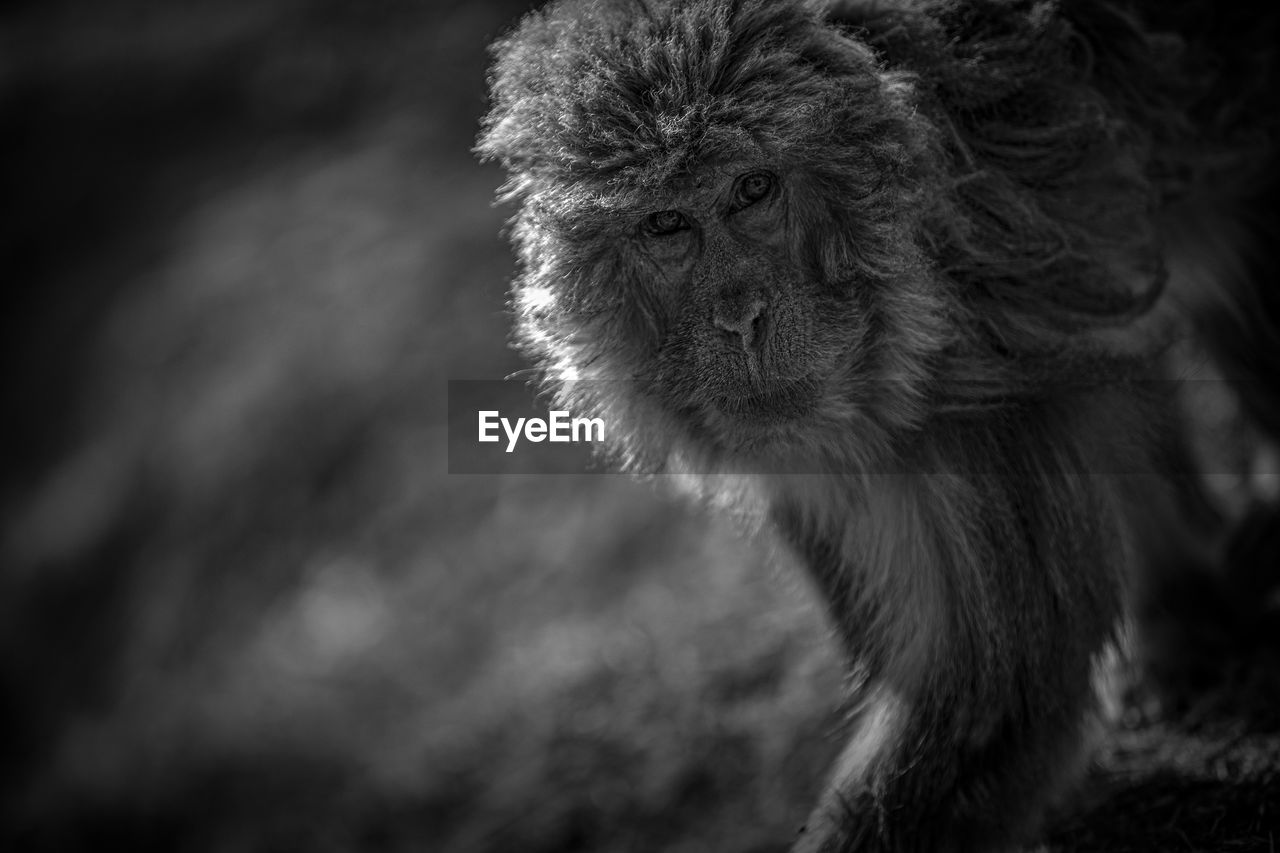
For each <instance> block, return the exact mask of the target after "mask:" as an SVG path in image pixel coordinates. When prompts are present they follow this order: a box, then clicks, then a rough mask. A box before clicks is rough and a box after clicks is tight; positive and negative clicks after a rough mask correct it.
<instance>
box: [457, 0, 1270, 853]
mask: <svg viewBox="0 0 1280 853" xmlns="http://www.w3.org/2000/svg"><path fill="white" fill-rule="evenodd" d="M1193 10H1194V7H1193V6H1190V5H1188V4H1187V3H1185V2H1183V3H1174V4H1157V3H1154V2H1153V3H1151V4H1149V8H1139V4H1136V3H1135V4H1126V3H1122V2H1110V1H1109V0H1061V2H1048V1H1047V0H1045V1H1043V2H1042V1H1041V0H1026V2H1015V1H1014V0H952V1H951V2H948V0H902V2H871V0H867V2H852V3H848V2H846V3H841V4H837V5H836V6H834V7H823V6H822V5H821V4H816V3H802V2H776V0H775V2H768V1H767V0H723V2H714V1H713V0H675V2H658V0H609V1H608V2H604V1H602V2H561V3H554V4H552V5H550V6H548V7H547V8H545V9H543V10H540V11H535V12H533V13H530V14H529V15H528V16H527V17H526V18H525V19H524V20H523V21H522V22H521V23H520V25H519V26H518V27H517V28H516V29H515V30H514V31H513V32H512V33H511V34H510V35H508V36H507V37H505V38H504V39H502V40H501V41H499V42H498V44H497V45H496V46H495V57H496V62H495V66H494V69H493V72H492V77H491V94H492V108H491V111H490V113H489V114H488V116H487V118H486V120H485V122H484V126H483V131H482V134H481V137H480V140H479V144H478V148H477V150H478V152H479V154H480V155H481V156H482V157H483V158H489V159H494V160H497V161H499V162H500V163H501V164H502V165H503V167H504V168H505V169H506V170H507V173H508V175H509V181H508V183H507V184H506V186H505V187H504V190H503V198H504V199H505V200H506V201H508V202H511V203H513V204H515V205H516V206H517V212H516V215H515V217H514V220H513V224H512V230H511V236H512V240H513V243H514V245H515V248H516V251H517V253H518V256H519V262H520V272H519V274H518V277H517V279H516V281H515V282H514V285H513V290H512V305H513V307H514V309H515V315H516V323H517V329H516V340H517V342H518V345H519V346H520V347H521V349H522V350H523V351H524V352H525V353H527V354H528V355H529V356H530V357H531V358H532V359H533V360H534V361H535V362H536V364H537V365H538V367H539V368H540V374H541V377H542V382H543V383H544V386H545V387H546V388H547V389H549V390H550V391H551V393H553V394H555V395H556V396H557V400H558V402H559V403H561V404H563V407H564V408H567V409H570V410H572V411H573V412H574V413H575V414H576V415H582V416H590V417H601V418H603V419H604V420H605V422H606V423H607V425H608V428H607V429H606V436H607V437H608V439H609V440H610V441H611V447H610V451H609V452H610V455H611V458H612V460H613V461H614V462H615V463H616V464H617V465H618V466H619V467H621V468H624V469H627V470H633V471H641V472H649V473H655V472H657V473H671V474H679V475H681V477H680V479H682V480H684V481H687V482H691V483H692V484H693V485H694V488H695V490H697V491H699V492H700V493H701V494H703V495H704V496H705V497H706V498H707V499H709V500H711V501H712V502H713V503H716V504H717V505H722V506H727V507H730V508H731V509H732V510H733V511H735V512H737V513H739V514H740V515H742V516H743V517H745V518H747V519H749V520H751V521H754V522H756V523H758V524H759V525H760V526H761V527H762V528H763V529H764V530H766V531H767V532H768V533H769V534H770V535H773V536H775V537H777V539H778V540H780V541H781V542H783V543H785V545H786V546H787V547H789V548H790V549H792V550H793V551H794V552H795V554H797V555H798V557H799V558H800V561H801V562H802V563H803V564H804V566H805V567H806V568H807V570H808V573H809V575H810V576H811V578H812V581H813V583H814V584H815V586H816V588H817V590H818V592H819V593H820V594H821V597H822V600H823V601H824V602H825V606H826V608H827V611H828V613H829V616H830V620H831V624H832V625H833V627H834V630H835V632H836V634H837V635H838V637H839V639H840V641H841V643H842V647H843V649H844V651H845V653H846V655H847V659H848V666H849V669H850V685H851V687H850V689H851V690H852V691H854V696H853V697H852V702H853V705H854V707H855V708H856V714H855V716H854V719H853V722H852V725H851V728H850V732H849V739H848V742H847V744H846V745H845V746H844V748H843V750H842V752H841V753H840V754H839V756H838V757H836V758H835V760H834V764H833V768H832V770H831V775H830V782H829V786H828V788H827V790H826V793H825V794H824V795H823V797H822V798H821V800H820V802H818V803H817V804H816V806H815V807H814V809H813V811H812V813H811V815H810V816H809V818H808V821H807V823H806V824H805V826H804V828H803V829H802V830H801V831H800V833H799V835H798V836H797V841H796V842H795V846H794V847H793V850H794V851H797V853H817V851H994V850H1011V849H1015V848H1017V847H1018V846H1019V845H1022V844H1026V843H1033V842H1034V840H1035V838H1036V834H1037V832H1038V831H1039V829H1040V826H1041V823H1042V820H1043V818H1044V815H1045V813H1046V810H1047V809H1049V808H1052V807H1053V806H1054V804H1055V803H1056V802H1057V801H1058V799H1059V798H1060V797H1061V796H1062V795H1063V794H1064V792H1067V791H1069V790H1070V787H1071V785H1072V783H1073V780H1074V779H1075V778H1076V777H1077V776H1078V775H1079V772H1080V771H1081V769H1082V768H1083V767H1084V766H1085V764H1086V760H1087V755H1088V748H1089V745H1090V743H1091V742H1092V741H1093V740H1094V739H1095V737H1094V736H1095V734H1096V733H1097V732H1098V731H1100V729H1101V728H1102V727H1103V726H1104V725H1105V722H1106V719H1105V718H1106V716H1107V713H1106V711H1107V706H1108V703H1107V702H1105V701H1104V697H1102V696H1101V694H1100V691H1099V686H1098V685H1099V681H1100V679H1099V673H1100V671H1102V670H1103V668H1104V667H1105V665H1106V663H1107V661H1108V660H1110V659H1112V658H1113V657H1114V656H1115V655H1116V654H1117V652H1118V651H1122V650H1123V646H1124V640H1125V637H1126V636H1127V633H1128V630H1129V628H1128V626H1129V625H1130V624H1131V621H1132V620H1131V618H1130V617H1131V614H1132V611H1133V602H1134V597H1135V595H1136V594H1137V590H1139V589H1140V588H1141V582H1140V581H1141V578H1142V577H1143V576H1144V573H1149V572H1150V571H1151V570H1152V569H1154V568H1158V567H1159V566H1160V565H1162V564H1163V563H1166V562H1168V561H1170V560H1181V561H1188V560H1192V561H1194V560H1199V559H1206V560H1207V559H1209V558H1210V557H1211V555H1212V554H1213V552H1214V547H1215V546H1214V543H1215V542H1220V541H1221V540H1222V537H1223V536H1224V535H1226V534H1225V533H1224V530H1225V529H1226V527H1227V526H1228V525H1229V524H1230V522H1231V519H1230V518H1229V513H1226V512H1224V511H1222V510H1221V508H1220V507H1218V506H1217V505H1215V503H1214V502H1213V500H1212V499H1211V495H1209V493H1208V491H1207V490H1206V489H1205V488H1204V487H1203V485H1202V483H1201V478H1200V477H1198V475H1197V471H1196V464H1195V463H1196V457H1195V455H1194V454H1193V453H1192V452H1191V451H1190V449H1189V448H1190V446H1191V444H1192V442H1191V441H1190V440H1189V438H1188V432H1189V431H1190V430H1192V429H1193V428H1194V423H1193V422H1194V418H1189V417H1188V415H1187V406H1186V402H1185V400H1184V399H1183V393H1182V384H1183V383H1180V382H1178V381H1177V380H1179V379H1180V378H1182V377H1183V376H1184V375H1185V373H1186V365H1187V364H1188V363H1191V362H1195V363H1201V362H1203V363H1210V364H1216V365H1218V368H1219V370H1220V372H1221V373H1222V375H1224V376H1227V377H1228V378H1230V379H1232V380H1233V381H1234V382H1235V383H1236V384H1235V385H1234V386H1233V387H1235V388H1237V389H1238V390H1239V391H1240V392H1241V393H1242V394H1244V395H1245V396H1246V397H1247V399H1246V400H1245V402H1244V404H1243V405H1242V408H1243V409H1244V410H1247V411H1252V412H1263V413H1268V412H1269V413H1274V412H1275V411H1276V397H1275V394H1276V392H1277V391H1280V387H1277V385H1276V384H1275V383H1274V382H1271V384H1268V381H1270V380H1274V379H1275V378H1276V376H1277V373H1280V371H1277V370H1276V363H1275V359H1274V353H1266V352H1263V351H1262V350H1263V349H1265V345H1266V342H1267V341H1276V340H1277V337H1276V335H1277V320H1278V319H1280V311H1277V309H1276V297H1275V295H1274V294H1271V293H1268V292H1267V291H1266V288H1267V287H1271V288H1274V287H1275V286H1276V285H1275V283H1273V282H1270V281H1265V280H1264V277H1263V276H1262V275H1261V273H1260V271H1259V267H1260V265H1261V264H1263V263H1266V262H1269V260H1273V257H1274V256H1272V258H1271V259H1268V258H1265V257H1263V253H1264V252H1265V251H1268V250H1269V251H1274V249H1275V246H1276V245H1277V243H1275V242H1274V238H1270V239H1272V240H1273V242H1272V243H1271V245H1270V247H1268V246H1267V245H1266V239H1268V238H1267V237H1266V235H1265V234H1264V233H1263V232H1264V231H1265V230H1266V228H1268V227H1270V224H1271V223H1270V221H1269V220H1266V219H1265V217H1260V216H1255V215H1254V213H1256V212H1257V210H1258V209H1260V207H1259V200H1260V199H1262V198H1263V197H1264V196H1265V195H1266V194H1267V193H1270V192H1271V188H1273V187H1274V172H1273V171H1272V169H1273V165H1272V161H1271V160H1270V159H1269V146H1270V137H1269V133H1270V132H1271V130H1272V129H1273V128H1274V127H1275V122H1274V117H1275V113H1276V110H1275V107H1274V105H1272V104H1271V100H1273V99H1274V92H1275V89H1272V88H1269V87H1270V86H1272V85H1274V82H1275V81H1274V72H1272V71H1271V63H1268V62H1266V61H1265V59H1266V56H1265V55H1264V51H1266V50H1269V47H1266V46H1265V45H1267V42H1266V41H1265V39H1264V35H1265V33H1266V32H1268V29H1267V28H1268V27H1271V28H1272V29H1271V30H1270V32H1274V28H1273V26H1272V22H1271V21H1270V19H1267V20H1264V19H1262V18H1256V19H1253V23H1251V24H1249V26H1248V29H1251V30H1252V33H1251V34H1250V33H1245V34H1242V35H1240V39H1239V42H1238V43H1236V44H1235V45H1234V49H1235V50H1236V51H1237V54H1236V58H1235V59H1233V60H1232V61H1231V62H1225V63H1224V62H1219V61H1217V56H1216V55H1215V53H1214V51H1215V50H1216V49H1217V48H1216V47H1215V43H1214V39H1215V38H1216V39H1217V40H1218V42H1219V43H1221V42H1223V41H1224V40H1228V38H1227V36H1223V35H1222V33H1221V32H1214V33H1208V34H1206V33H1204V32H1200V31H1198V29H1197V28H1196V27H1194V26H1183V23H1184V22H1186V21H1190V20H1192V11H1193ZM1271 17H1272V18H1274V17H1275V16H1274V15H1272V16H1271ZM1180 28H1181V30H1180ZM1199 29H1201V30H1203V29H1205V28H1199ZM1231 38H1234V36H1231ZM1228 43H1229V40H1228ZM1251 51H1252V52H1251ZM1251 58H1252V59H1251ZM1254 60H1256V61H1254ZM1250 62H1253V64H1250ZM1255 72H1256V73H1255ZM1267 74H1271V75H1272V76H1271V77H1270V78H1268V77H1267V76H1266V75H1267ZM1197 360H1199V361H1197ZM1268 371H1270V372H1268Z"/></svg>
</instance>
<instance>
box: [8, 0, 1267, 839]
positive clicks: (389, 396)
mask: <svg viewBox="0 0 1280 853" xmlns="http://www.w3.org/2000/svg"><path fill="white" fill-rule="evenodd" d="M528 5H529V4H528V3H524V2H507V0H492V2H460V0H452V2H449V1H448V0H446V2H432V3H428V2H425V0H417V2H411V0H378V2H359V0H183V2H180V3H174V2H164V0H110V2H101V0H96V2H95V0H40V2H36V1H35V0H31V2H19V3H10V4H6V6H5V9H4V11H3V12H0V163H2V164H3V165H2V166H0V222H3V228H2V229H0V277H2V278H3V288H2V289H0V292H2V298H3V300H4V310H3V311H2V312H0V322H2V323H3V335H2V336H0V346H3V348H4V356H5V374H4V380H3V401H4V403H3V418H2V419H0V430H3V447H4V456H3V469H2V470H3V484H2V489H3V491H2V493H0V494H2V497H0V500H2V501H3V503H2V504H0V509H2V512H3V516H2V519H0V520H2V527H0V559H2V560H3V564H2V566H0V703H2V704H0V720H2V725H0V820H2V824H0V847H3V849H5V850H49V851H54V850H96V849H100V848H102V847H103V846H105V845H106V844H108V843H125V844H128V845H129V846H130V848H131V849H135V850H165V851H170V850H191V851H206V850H207V851H241V850H243V851H277V850H279V851H290V850H314V851H328V850H335V851H340V850H361V851H363V850H379V851H381V850H387V851H399V850H415V851H422V850H427V851H450V852H451V853H452V851H457V852H458V853H463V851H467V853H471V852H472V851H475V853H480V851H512V850H519V851H526V853H527V852H528V851H575V850H583V851H586V850H599V851H651V850H671V851H686V850H687V851H701V850H712V851H721V850H723V851H751V850H760V851H763V850H781V849H784V848H785V846H786V843H787V841H788V840H789V839H790V838H791V837H792V835H793V833H794V831H795V829H796V828H797V827H798V826H799V825H800V823H801V822H802V821H803V819H804V816H805V814H806V811H807V809H808V807H809V805H810V803H811V802H812V801H813V799H814V798H815V796H816V793H817V791H818V789H819V787H820V784H821V781H822V778H823V775H824V774H825V772H826V767H827V763H828V761H829V760H830V757H831V756H832V755H833V754H834V751H835V750H836V749H837V747H838V732H839V727H840V711H839V707H838V703H839V696H840V687H841V675H840V669H839V661H838V658H837V655H836V652H835V648H834V646H833V644H832V643H831V642H830V640H829V638H828V635H827V631H826V628H825V626H824V624H823V621H822V616H821V612H820V609H819V608H818V607H817V605H816V603H815V601H814V599H813V598H812V596H811V593H810V591H809V590H808V588H807V587H806V586H805V585H804V583H803V580H802V578H801V576H800V574H799V573H798V572H788V571H787V569H788V566H787V565H786V563H787V560H786V558H785V556H781V555H779V556H778V557H777V558H776V559H774V558H772V557H771V556H770V555H768V554H766V553H764V550H763V549H762V548H761V547H760V546H759V545H752V544H751V543H746V542H743V541H742V540H741V539H740V537H739V536H738V534H737V533H736V532H735V531H734V530H732V529H731V528H730V527H729V526H728V525H727V524H726V523H724V522H722V521H720V520H717V519H715V518H712V517H709V516H707V515H706V514H703V513H700V512H698V511H696V510H694V509H691V508H690V507H687V506H681V505H677V504H676V503H674V502H673V501H671V500H669V499H667V498H665V497H663V496H662V495H660V494H658V493H657V491H656V490H655V489H653V488H650V487H648V486H646V485H644V484H638V483H634V482H631V481H629V480H627V479H625V478H621V477H617V476H612V475H601V474H597V475H581V476H569V475H545V474H543V475H533V474H525V475H520V474H508V475H485V476H481V475H471V476H467V475H459V474H449V473H448V470H447V459H446V453H445V429H446V411H445V408H446V406H445V403H446V381H447V380H449V379H495V378H500V377H502V376H505V375H508V374H510V373H512V372H514V371H516V370H519V369H520V368H521V367H523V366H524V365H522V363H521V362H520V361H519V360H518V359H517V358H516V357H515V356H514V355H513V354H511V353H510V352H509V351H508V349H507V347H506V334H507V326H508V320H509V318H508V316H507V314H506V309H505V290H506V286H507V282H508V280H509V279H510V276H511V275H512V272H513V264H512V259H511V255H510V252H509V250H508V248H507V246H506V244H505V242H504V240H503V239H502V236H501V233H500V232H501V230H502V227H503V222H504V219H505V217H506V216H507V215H508V213H509V211H505V210H502V209H499V208H495V207H494V206H493V205H492V201H491V200H492V198H493V192H494V189H495V188H496V187H497V186H498V184H499V183H500V182H501V176H500V175H499V173H498V170H497V169H496V168H495V167H492V166H482V165H480V164H478V163H476V162H475V160H474V158H473V157H472V155H471V154H470V147H471V145H472V144H473V141H474V138H475V135H476V132H477V129H478V120H479V117H480V116H481V115H482V113H483V112H484V110H485V84H484V78H485V66H486V61H487V58H486V52H485V46H486V45H487V44H488V43H489V42H490V41H491V40H492V39H493V38H494V37H496V36H497V35H499V34H501V33H502V32H503V31H504V30H505V29H506V28H508V27H509V26H510V25H511V24H512V23H513V22H514V21H515V20H516V19H517V17H518V16H519V15H520V14H521V13H522V12H524V11H525V10H526V9H527V7H528ZM1201 600H1202V601H1203V599H1201ZM1201 609H1202V610H1204V609H1206V608H1201ZM1223 614H1225V615H1223ZM1220 615H1223V619H1224V620H1225V621H1227V622H1231V623H1233V624H1235V625H1236V628H1233V629H1232V630H1233V632H1228V633H1227V634H1223V633H1222V632H1221V631H1217V629H1215V630H1214V631H1211V632H1208V633H1206V634H1205V636H1208V637H1210V638H1211V639H1209V640H1203V641H1202V642H1201V641H1197V642H1200V645H1201V646H1203V645H1205V643H1207V644H1208V645H1209V646H1210V647H1212V649H1213V651H1214V657H1213V658H1212V659H1213V660H1214V661H1215V663H1213V664H1212V665H1209V666H1208V667H1206V668H1205V669H1204V670H1203V671H1201V670H1197V671H1196V672H1197V674H1196V678H1197V679H1199V681H1198V682H1197V685H1198V687H1199V688H1201V692H1203V688H1204V687H1205V685H1206V684H1207V685H1209V686H1210V687H1211V690H1210V692H1211V694H1212V695H1213V696H1214V697H1216V698H1215V699H1214V700H1213V702H1212V703H1210V705H1205V704H1204V703H1203V702H1200V703H1198V704H1197V702H1195V701H1188V702H1185V703H1183V704H1182V705H1180V706H1178V708H1179V710H1178V713H1177V714H1172V713H1165V712H1164V711H1161V710H1160V709H1159V708H1157V707H1156V705H1155V704H1153V703H1152V702H1150V701H1148V702H1147V704H1146V705H1145V706H1142V707H1141V708H1139V709H1138V711H1137V712H1135V713H1134V714H1131V715H1130V716H1129V717H1127V718H1126V719H1127V721H1128V722H1127V724H1126V727H1125V728H1124V729H1123V730H1122V731H1121V733H1120V734H1119V735H1117V737H1116V738H1115V739H1114V742H1113V743H1111V744H1110V745H1109V746H1108V747H1107V749H1106V750H1105V751H1104V761H1103V765H1102V769H1101V770H1100V771H1099V775H1098V779H1099V784H1098V786H1097V791H1098V792H1099V793H1096V795H1095V796H1094V798H1093V800H1092V801H1090V802H1089V803H1088V804H1087V805H1086V807H1085V808H1084V810H1083V811H1082V812H1080V813H1079V814H1077V815H1076V816H1075V817H1073V818H1071V819H1069V820H1066V821H1064V822H1063V823H1062V824H1061V826H1060V828H1059V829H1058V830H1056V835H1055V844H1057V845H1058V846H1060V847H1061V848H1062V849H1076V847H1077V846H1079V845H1080V843H1082V841H1081V840H1082V839H1083V840H1087V841H1089V842H1090V844H1091V845H1092V846H1091V847H1090V849H1112V850H1130V849H1132V850H1141V849H1169V848H1168V847H1164V846H1162V845H1163V844H1164V842H1165V840H1168V841H1169V842H1170V844H1172V843H1173V842H1175V841H1179V840H1180V839H1181V838H1183V837H1187V835H1186V834H1187V833H1188V832H1190V833H1191V834H1192V837H1197V838H1200V837H1203V838H1214V839H1217V840H1218V841H1221V842H1223V843H1227V842H1230V843H1238V844H1239V845H1240V846H1238V847H1226V846H1218V847H1214V846H1213V845H1212V844H1209V845H1208V847H1207V848H1206V849H1266V847H1258V848H1254V847H1249V846H1248V844H1252V843H1259V844H1261V843H1263V842H1265V841H1266V840H1267V839H1271V838H1273V837H1274V838H1280V833H1276V834H1275V835H1274V836H1273V835H1272V828H1273V827H1274V826H1275V825H1276V818H1275V816H1274V815H1275V812H1276V811H1277V810H1280V806H1277V805H1276V803H1277V802H1280V796H1278V792H1280V781H1278V780H1277V776H1276V767H1277V765H1278V764H1280V760H1278V759H1280V741H1278V740H1277V738H1276V734H1275V733H1276V732H1277V731H1280V723H1277V721H1276V720H1275V719H1274V714H1273V713H1272V711H1273V710H1274V707H1276V706H1273V705H1270V704H1267V703H1258V704H1254V705H1250V706H1249V707H1250V708H1252V709H1255V710H1257V709H1261V710H1257V713H1252V712H1251V713H1250V714H1245V715H1241V714H1238V713H1234V712H1233V711H1232V710H1231V708H1230V707H1228V706H1230V701H1228V700H1227V699H1223V698H1222V697H1223V696H1225V695H1228V694H1226V693H1222V692H1218V693H1213V690H1214V689H1217V687H1219V686H1221V685H1222V684H1223V683H1225V682H1231V683H1232V684H1238V683H1241V682H1243V681H1248V682H1249V683H1250V684H1251V685H1253V686H1255V687H1256V686H1257V685H1258V684H1259V683H1260V682H1259V681H1258V679H1256V678H1255V677H1254V676H1253V675H1249V674H1247V673H1252V672H1255V671H1256V668H1254V669H1247V668H1243V667H1241V668H1230V667H1229V668H1224V667H1222V666H1220V665H1219V663H1218V662H1220V661H1221V660H1222V656H1221V655H1220V654H1219V653H1220V652H1224V650H1227V651H1230V653H1231V654H1232V655H1233V659H1243V658H1248V657H1249V655H1254V657H1256V654H1255V652H1254V650H1255V649H1256V648H1258V647H1259V645H1260V644H1259V642H1258V638H1259V637H1260V636H1263V634H1265V631H1266V630H1271V628H1270V627H1265V626H1264V627H1265V630H1264V628H1259V627H1258V626H1259V623H1258V622H1257V620H1253V621H1248V622H1247V624H1244V623H1240V622H1239V620H1238V619H1237V616H1238V613H1237V612H1236V611H1235V610H1232V609H1231V605H1230V603H1229V602H1228V603H1227V604H1224V605H1223V611H1222V614H1220ZM1242 632H1243V633H1242ZM1259 632H1262V633H1259ZM1266 636H1270V635H1269V634H1267V635H1266ZM1224 638H1225V639H1224ZM1215 644H1217V645H1215ZM1262 645H1263V646H1265V644H1262ZM1268 648H1269V647H1268ZM1263 654H1266V655H1274V653H1273V651H1271V650H1267V651H1265V652H1264V653H1263ZM1267 660H1268V661H1270V662H1271V663H1274V662H1275V657H1274V656H1273V657H1270V658H1267ZM1241 673H1245V674H1241ZM1265 689H1271V688H1270V687H1266V688H1265ZM1277 695H1280V694H1277ZM1159 707H1160V708H1164V707H1166V706H1165V705H1161V706H1159ZM1206 708H1209V709H1210V710H1209V711H1206V710H1205V709H1206ZM1224 709H1225V710H1224ZM1268 709H1271V710H1268ZM1235 710H1239V709H1238V708H1237V709H1235ZM1269 715H1270V716H1269ZM1242 720H1243V722H1242ZM1215 721H1221V722H1215ZM1268 808H1270V809H1271V811H1270V812H1268ZM1186 815H1190V816H1191V817H1186ZM1197 815H1198V816H1203V820H1200V821H1199V822H1196V821H1197V820H1198V818H1197V817H1196V816H1197ZM1179 816H1181V817H1179ZM1188 821H1191V822H1190V823H1188ZM1197 831H1199V832H1200V833H1201V834H1200V835H1196V833H1197ZM1175 833H1176V834H1175ZM1210 833H1212V835H1210ZM1153 839H1154V840H1153ZM1147 841H1151V843H1153V844H1155V845H1156V846H1154V847H1145V846H1142V845H1143V844H1144V843H1146V842H1147ZM1126 845H1128V846H1126ZM1188 849H1192V848H1188ZM1194 849H1199V848H1194Z"/></svg>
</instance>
